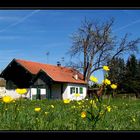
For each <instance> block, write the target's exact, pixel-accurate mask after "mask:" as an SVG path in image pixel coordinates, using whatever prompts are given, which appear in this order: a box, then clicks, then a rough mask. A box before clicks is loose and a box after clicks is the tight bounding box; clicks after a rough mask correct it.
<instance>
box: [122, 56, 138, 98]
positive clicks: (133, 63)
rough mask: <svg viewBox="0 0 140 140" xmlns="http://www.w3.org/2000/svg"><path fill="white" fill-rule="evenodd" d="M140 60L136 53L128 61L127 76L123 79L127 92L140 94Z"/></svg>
mask: <svg viewBox="0 0 140 140" xmlns="http://www.w3.org/2000/svg"><path fill="white" fill-rule="evenodd" d="M138 69H139V68H138V62H137V59H136V57H135V55H134V54H133V55H131V56H130V57H129V59H128V60H127V63H126V69H125V77H124V80H123V85H124V89H125V91H126V92H127V93H135V94H136V97H138V96H139V80H138V78H139V74H138V71H139V70H138Z"/></svg>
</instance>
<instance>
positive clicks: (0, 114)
mask: <svg viewBox="0 0 140 140" xmlns="http://www.w3.org/2000/svg"><path fill="white" fill-rule="evenodd" d="M106 103H107V100H106V99H105V100H104V102H103V104H106ZM51 105H54V108H52V107H51ZM74 106H75V107H74ZM110 106H111V111H110V112H107V113H106V115H105V116H103V117H102V118H101V120H99V121H98V122H97V125H96V127H95V128H94V130H140V100H138V99H130V98H129V99H127V98H126V99H121V98H116V99H115V98H114V99H111V101H110ZM35 107H40V108H41V111H40V112H35V111H34V108H35ZM89 109H90V104H89V101H87V100H84V101H82V102H81V104H80V105H79V104H78V103H77V101H72V102H70V103H69V104H64V103H63V101H62V100H47V99H45V100H40V101H36V100H34V101H31V100H21V101H16V102H12V103H8V104H5V103H3V102H2V101H1V102H0V130H92V125H91V122H90V121H88V119H85V118H84V119H83V118H81V112H82V111H87V110H89ZM94 111H96V109H95V108H94V110H93V112H94Z"/></svg>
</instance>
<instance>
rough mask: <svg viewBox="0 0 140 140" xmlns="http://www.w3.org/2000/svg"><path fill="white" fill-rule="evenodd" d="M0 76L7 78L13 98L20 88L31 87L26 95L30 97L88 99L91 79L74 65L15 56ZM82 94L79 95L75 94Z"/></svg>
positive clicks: (16, 96) (7, 90)
mask: <svg viewBox="0 0 140 140" xmlns="http://www.w3.org/2000/svg"><path fill="white" fill-rule="evenodd" d="M0 77H2V78H4V79H5V80H6V93H7V95H10V96H12V97H13V98H18V97H19V95H18V94H17V93H16V92H15V89H16V88H26V89H28V92H27V94H25V95H24V96H25V97H26V98H30V99H44V98H48V99H67V98H69V99H72V100H74V99H75V98H78V100H80V99H84V98H85V97H86V93H87V82H85V81H84V80H83V75H82V74H81V73H80V72H79V71H77V70H75V69H72V68H68V67H62V66H61V65H60V64H59V65H56V66H55V65H50V64H42V63H38V62H31V61H27V60H21V59H13V60H12V61H11V62H10V63H9V64H8V66H7V67H6V68H5V69H4V70H3V71H2V73H1V75H0ZM75 93H79V94H80V96H79V97H75V96H74V94H75Z"/></svg>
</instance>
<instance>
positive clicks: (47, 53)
mask: <svg viewBox="0 0 140 140" xmlns="http://www.w3.org/2000/svg"><path fill="white" fill-rule="evenodd" d="M46 55H47V63H49V55H50V52H49V51H48V52H46Z"/></svg>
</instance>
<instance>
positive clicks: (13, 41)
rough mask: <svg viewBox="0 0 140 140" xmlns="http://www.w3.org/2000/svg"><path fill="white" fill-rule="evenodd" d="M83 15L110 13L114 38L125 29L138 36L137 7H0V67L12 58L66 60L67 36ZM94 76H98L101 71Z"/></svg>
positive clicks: (105, 16)
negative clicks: (129, 8)
mask: <svg viewBox="0 0 140 140" xmlns="http://www.w3.org/2000/svg"><path fill="white" fill-rule="evenodd" d="M85 17H87V18H89V19H95V20H98V21H104V20H107V19H109V18H111V17H114V18H115V23H114V25H113V28H112V29H113V32H114V34H115V35H117V36H118V38H121V37H123V35H124V34H125V33H131V36H130V39H134V38H137V37H140V10H40V9H36V10H0V70H3V69H4V68H5V67H6V66H7V65H8V64H9V63H10V62H11V60H12V59H13V58H19V59H26V60H31V61H37V62H42V63H49V64H56V63H57V61H60V60H61V58H62V57H64V60H65V61H64V62H68V61H69V60H70V57H69V56H68V55H67V54H66V52H67V51H68V50H69V48H70V47H71V45H72V40H71V39H70V36H71V35H72V33H74V32H76V31H77V29H78V27H80V25H81V21H82V20H83V19H84V18H85ZM47 52H49V55H48V56H47V55H46V53H47ZM127 57H128V55H126V56H125V58H127ZM137 58H140V55H139V54H137ZM96 76H97V77H98V78H101V79H102V74H101V72H97V73H96Z"/></svg>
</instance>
